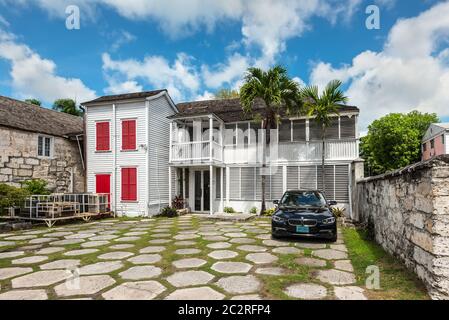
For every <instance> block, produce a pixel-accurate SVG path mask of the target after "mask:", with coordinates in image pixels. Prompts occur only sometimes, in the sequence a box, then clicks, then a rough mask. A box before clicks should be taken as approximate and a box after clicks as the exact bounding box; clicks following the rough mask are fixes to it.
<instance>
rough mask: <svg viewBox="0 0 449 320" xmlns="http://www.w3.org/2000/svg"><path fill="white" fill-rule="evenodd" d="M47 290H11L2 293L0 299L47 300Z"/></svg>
mask: <svg viewBox="0 0 449 320" xmlns="http://www.w3.org/2000/svg"><path fill="white" fill-rule="evenodd" d="M47 299H48V296H47V293H46V292H45V290H42V289H37V290H11V291H7V292H4V293H0V300H47Z"/></svg>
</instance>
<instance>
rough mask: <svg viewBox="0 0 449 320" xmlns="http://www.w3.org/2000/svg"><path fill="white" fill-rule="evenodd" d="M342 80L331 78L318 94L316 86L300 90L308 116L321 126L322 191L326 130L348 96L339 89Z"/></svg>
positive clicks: (324, 189) (323, 184)
mask: <svg viewBox="0 0 449 320" xmlns="http://www.w3.org/2000/svg"><path fill="white" fill-rule="evenodd" d="M341 85H342V82H341V81H340V80H332V81H330V82H329V83H328V84H327V85H326V88H325V89H324V91H323V92H322V93H321V94H320V93H319V91H318V87H317V86H307V87H305V88H303V89H302V90H301V97H302V99H303V101H304V105H305V107H306V110H307V114H308V116H309V117H314V118H315V121H316V122H317V124H318V125H319V126H321V142H322V149H321V179H322V181H321V182H322V186H323V191H324V192H326V188H325V175H324V159H325V155H326V130H327V128H329V126H330V125H331V123H332V116H333V115H335V114H338V107H339V106H340V105H342V104H346V102H347V101H348V97H346V96H345V95H344V93H343V91H342V90H341V89H340V86H341Z"/></svg>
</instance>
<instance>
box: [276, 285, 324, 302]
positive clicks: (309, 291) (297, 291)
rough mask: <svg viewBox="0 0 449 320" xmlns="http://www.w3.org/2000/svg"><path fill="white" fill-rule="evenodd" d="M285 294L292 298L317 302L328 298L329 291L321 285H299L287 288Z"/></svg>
mask: <svg viewBox="0 0 449 320" xmlns="http://www.w3.org/2000/svg"><path fill="white" fill-rule="evenodd" d="M284 293H285V294H286V295H287V296H289V297H292V298H298V299H304V300H316V299H323V298H325V297H326V296H327V289H326V287H324V286H321V285H319V284H313V283H298V284H293V285H290V286H288V287H287V288H285V290H284Z"/></svg>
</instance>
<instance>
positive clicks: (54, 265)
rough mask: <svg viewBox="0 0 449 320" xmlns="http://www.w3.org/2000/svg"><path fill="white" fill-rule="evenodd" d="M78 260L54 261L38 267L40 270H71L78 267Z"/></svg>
mask: <svg viewBox="0 0 449 320" xmlns="http://www.w3.org/2000/svg"><path fill="white" fill-rule="evenodd" d="M79 264H80V260H76V259H63V260H56V261H52V262H49V263H46V264H43V265H41V266H40V268H41V269H42V270H52V269H73V268H75V267H77V266H79Z"/></svg>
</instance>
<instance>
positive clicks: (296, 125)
mask: <svg viewBox="0 0 449 320" xmlns="http://www.w3.org/2000/svg"><path fill="white" fill-rule="evenodd" d="M292 124H293V141H306V120H304V119H301V120H293V122H292Z"/></svg>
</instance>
